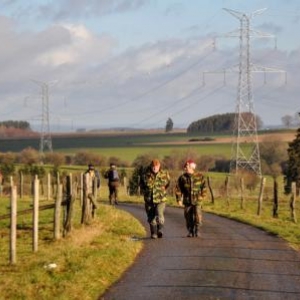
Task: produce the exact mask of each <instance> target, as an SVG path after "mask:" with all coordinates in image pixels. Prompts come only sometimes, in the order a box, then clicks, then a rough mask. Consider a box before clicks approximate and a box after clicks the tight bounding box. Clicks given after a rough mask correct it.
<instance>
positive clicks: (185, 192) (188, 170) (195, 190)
mask: <svg viewBox="0 0 300 300" xmlns="http://www.w3.org/2000/svg"><path fill="white" fill-rule="evenodd" d="M195 168H196V164H195V162H194V161H192V160H188V161H186V163H185V164H184V173H183V174H182V175H181V176H179V178H178V180H177V184H176V200H177V202H178V204H179V205H182V204H183V205H184V218H185V221H186V227H187V230H188V237H194V236H196V237H197V236H198V231H199V226H201V225H202V200H203V199H204V198H205V197H206V183H205V179H204V176H203V174H202V173H200V172H197V171H195Z"/></svg>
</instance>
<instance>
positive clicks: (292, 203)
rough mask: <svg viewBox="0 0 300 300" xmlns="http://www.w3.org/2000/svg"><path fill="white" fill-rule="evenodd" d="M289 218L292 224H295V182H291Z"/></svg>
mask: <svg viewBox="0 0 300 300" xmlns="http://www.w3.org/2000/svg"><path fill="white" fill-rule="evenodd" d="M290 208H291V217H292V220H293V222H294V223H297V216H296V182H292V196H291V200H290Z"/></svg>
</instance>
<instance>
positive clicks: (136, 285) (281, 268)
mask: <svg viewBox="0 0 300 300" xmlns="http://www.w3.org/2000/svg"><path fill="white" fill-rule="evenodd" d="M119 209H124V210H126V211H128V212H130V213H131V214H132V215H134V216H135V217H136V218H137V219H138V220H140V221H141V223H142V224H144V225H145V226H146V228H147V231H148V235H149V229H148V225H147V223H146V214H145V212H144V208H143V206H138V205H129V204H121V205H119ZM165 218H166V220H165V231H164V236H163V238H162V239H157V240H152V239H150V238H149V237H147V238H145V239H144V243H145V247H144V249H143V251H142V252H141V253H140V255H139V256H138V258H137V260H136V261H135V263H134V264H133V265H132V267H130V268H129V270H128V271H127V272H125V274H124V276H122V278H121V279H120V280H119V281H118V282H117V283H116V284H115V285H113V286H112V287H111V288H110V289H109V290H108V291H107V292H106V293H105V294H104V295H103V296H102V297H100V298H99V300H100V299H101V300H123V299H124V300H131V299H133V300H139V299H143V300H147V299H149V300H150V299H151V300H153V299H160V300H164V299H166V300H167V299H168V300H170V299H173V300H181V299H188V300H190V299H197V300H198V299H230V300H233V299H238V300H243V299H262V300H268V299H270V300H278V299H285V300H293V299H295V300H296V299H297V300H298V299H300V253H299V252H297V251H294V250H292V249H291V248H289V246H288V245H287V243H286V242H284V241H283V240H282V239H280V238H278V237H275V236H272V235H270V234H268V233H266V232H264V231H261V230H259V229H256V228H253V227H251V226H248V225H245V224H242V223H239V222H235V221H231V220H228V219H225V218H222V217H218V216H215V215H212V214H204V225H203V227H202V228H201V237H198V238H188V237H186V234H187V232H186V229H185V224H184V218H183V210H182V209H180V208H171V207H167V209H166V214H165Z"/></svg>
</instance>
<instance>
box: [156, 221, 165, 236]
mask: <svg viewBox="0 0 300 300" xmlns="http://www.w3.org/2000/svg"><path fill="white" fill-rule="evenodd" d="M163 227H164V225H163V224H158V225H157V236H158V238H162V237H163Z"/></svg>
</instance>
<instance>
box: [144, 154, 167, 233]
mask: <svg viewBox="0 0 300 300" xmlns="http://www.w3.org/2000/svg"><path fill="white" fill-rule="evenodd" d="M169 184H170V175H169V173H168V171H166V170H162V169H161V164H160V161H159V160H158V159H154V160H152V162H151V164H150V165H149V166H148V167H146V169H145V172H144V174H143V176H142V178H141V190H142V192H143V195H144V201H145V210H146V214H147V221H148V223H149V225H150V233H151V238H152V239H156V238H162V236H163V227H164V222H165V217H164V212H165V207H166V200H167V188H168V187H169Z"/></svg>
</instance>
